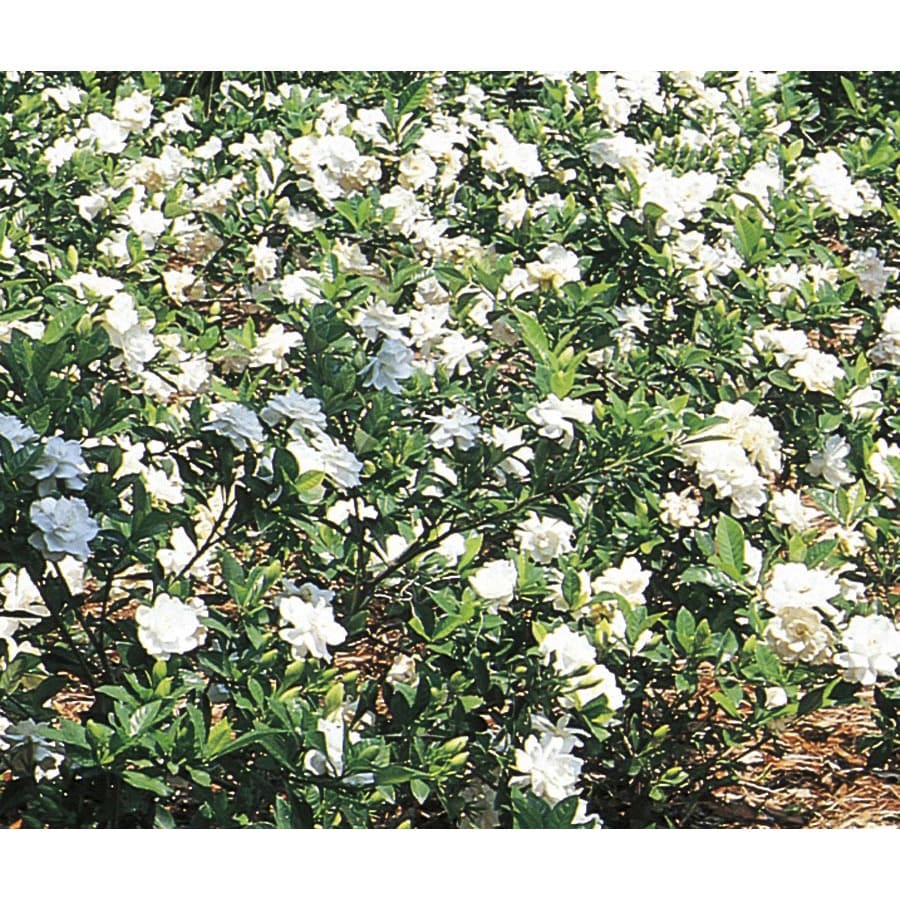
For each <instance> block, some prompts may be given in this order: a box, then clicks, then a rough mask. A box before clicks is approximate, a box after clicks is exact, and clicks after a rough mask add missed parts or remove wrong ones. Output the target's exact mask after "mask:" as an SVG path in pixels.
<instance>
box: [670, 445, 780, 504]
mask: <svg viewBox="0 0 900 900" xmlns="http://www.w3.org/2000/svg"><path fill="white" fill-rule="evenodd" d="M683 453H684V456H685V458H686V459H687V461H689V462H692V463H694V465H695V466H696V468H697V476H698V480H699V484H700V487H704V488H706V487H714V488H715V490H716V497H717V498H718V499H719V500H722V499H724V498H726V497H730V498H731V514H732V515H733V516H735V517H736V518H746V517H747V516H752V517H756V516H758V515H759V510H760V507H762V506H763V504H764V503H765V502H766V484H765V481H764V480H763V478H762V476H760V474H759V472H758V471H757V470H756V468H755V467H754V466H753V464H752V463H751V462H750V460H749V459H748V458H747V454H746V453H745V452H744V450H743V448H742V447H740V446H739V445H738V444H736V443H735V442H734V441H732V440H729V439H721V438H713V439H711V440H710V439H707V440H701V441H696V442H694V443H690V444H687V445H686V446H685V447H684V449H683Z"/></svg>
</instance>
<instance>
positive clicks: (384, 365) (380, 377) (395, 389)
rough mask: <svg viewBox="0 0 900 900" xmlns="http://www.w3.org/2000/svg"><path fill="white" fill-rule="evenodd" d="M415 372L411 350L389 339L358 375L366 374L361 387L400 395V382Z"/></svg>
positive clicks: (401, 389) (401, 343)
mask: <svg viewBox="0 0 900 900" xmlns="http://www.w3.org/2000/svg"><path fill="white" fill-rule="evenodd" d="M415 371H416V369H415V366H414V365H413V352H412V350H410V348H409V347H407V346H406V344H404V343H403V341H396V340H393V339H391V338H389V339H387V340H386V341H385V342H384V343H383V344H382V345H381V348H380V349H379V351H378V353H377V354H376V355H375V356H373V357H372V358H371V359H370V360H369V364H368V365H367V366H366V367H365V368H364V369H363V370H362V372H360V373H359V374H360V375H365V374H366V373H368V377H367V378H366V380H365V381H364V382H363V387H374V388H375V389H376V390H379V391H389V392H390V393H391V394H402V393H403V385H402V384H400V382H401V381H406V380H407V379H408V378H410V377H412V375H413V374H414V373H415Z"/></svg>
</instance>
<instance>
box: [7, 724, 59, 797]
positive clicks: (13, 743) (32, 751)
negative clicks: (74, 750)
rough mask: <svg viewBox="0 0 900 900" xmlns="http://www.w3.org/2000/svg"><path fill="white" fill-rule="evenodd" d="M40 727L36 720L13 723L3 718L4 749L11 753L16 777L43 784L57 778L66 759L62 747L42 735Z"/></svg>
mask: <svg viewBox="0 0 900 900" xmlns="http://www.w3.org/2000/svg"><path fill="white" fill-rule="evenodd" d="M38 727H39V726H38V723H37V722H35V721H34V719H24V720H22V721H21V722H16V723H15V724H13V723H11V722H10V721H9V719H5V718H3V716H0V750H4V751H7V759H8V760H9V767H10V769H12V771H13V774H15V775H20V776H21V775H25V776H31V777H33V778H34V780H35V781H38V782H40V781H43V780H44V779H47V780H52V779H54V778H56V777H57V776H58V775H59V767H60V765H61V764H62V763H63V761H64V760H65V758H66V757H65V753H64V752H63V749H64V748H63V746H62V744H58V743H56V741H50V740H47V738H45V737H43V736H42V735H40V734H38V732H37V729H38ZM10 751H11V752H10Z"/></svg>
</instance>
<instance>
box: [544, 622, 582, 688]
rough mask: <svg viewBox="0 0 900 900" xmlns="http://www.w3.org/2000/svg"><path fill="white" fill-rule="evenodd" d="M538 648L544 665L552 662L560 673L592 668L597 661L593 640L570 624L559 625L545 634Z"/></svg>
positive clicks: (568, 673)
mask: <svg viewBox="0 0 900 900" xmlns="http://www.w3.org/2000/svg"><path fill="white" fill-rule="evenodd" d="M538 648H539V649H540V651H541V654H542V656H543V662H544V665H545V666H548V665H551V664H552V665H553V668H554V670H555V671H556V673H557V674H558V675H564V676H567V675H573V674H575V673H576V672H580V671H582V670H585V669H590V668H592V667H593V666H594V665H595V664H596V662H597V651H596V650H595V649H594V646H593V645H592V644H591V642H590V641H589V640H588V639H587V638H586V637H585V636H584V635H583V634H580V633H578V632H576V631H572V629H571V628H569V626H568V625H559V626H557V627H556V628H555V629H554V630H553V631H550V632H548V633H547V634H546V635H544V638H543V640H541V642H540V644H539V645H538Z"/></svg>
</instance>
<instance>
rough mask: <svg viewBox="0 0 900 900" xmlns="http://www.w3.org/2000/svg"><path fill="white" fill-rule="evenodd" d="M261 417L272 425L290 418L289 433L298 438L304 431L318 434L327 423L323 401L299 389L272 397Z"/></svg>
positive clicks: (267, 423)
mask: <svg viewBox="0 0 900 900" xmlns="http://www.w3.org/2000/svg"><path fill="white" fill-rule="evenodd" d="M259 417H260V418H261V419H262V420H263V422H265V423H266V425H272V426H274V425H277V424H278V423H279V422H280V421H281V420H282V419H289V420H290V422H291V424H290V425H289V426H288V433H289V434H291V436H292V437H297V438H299V437H302V436H303V434H304V432H309V433H311V434H318V433H319V432H321V431H324V430H325V426H326V424H327V422H326V419H325V414H324V413H323V412H322V401H321V400H319V399H318V398H317V397H305V396H304V395H303V394H302V393H301V392H300V391H297V390H291V391H288V392H287V393H286V394H281V395H279V396H277V397H272V398H271V399H270V400H269V402H268V403H267V404H266V405H265V408H264V409H263V411H262V412H261V413H260V414H259Z"/></svg>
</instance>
